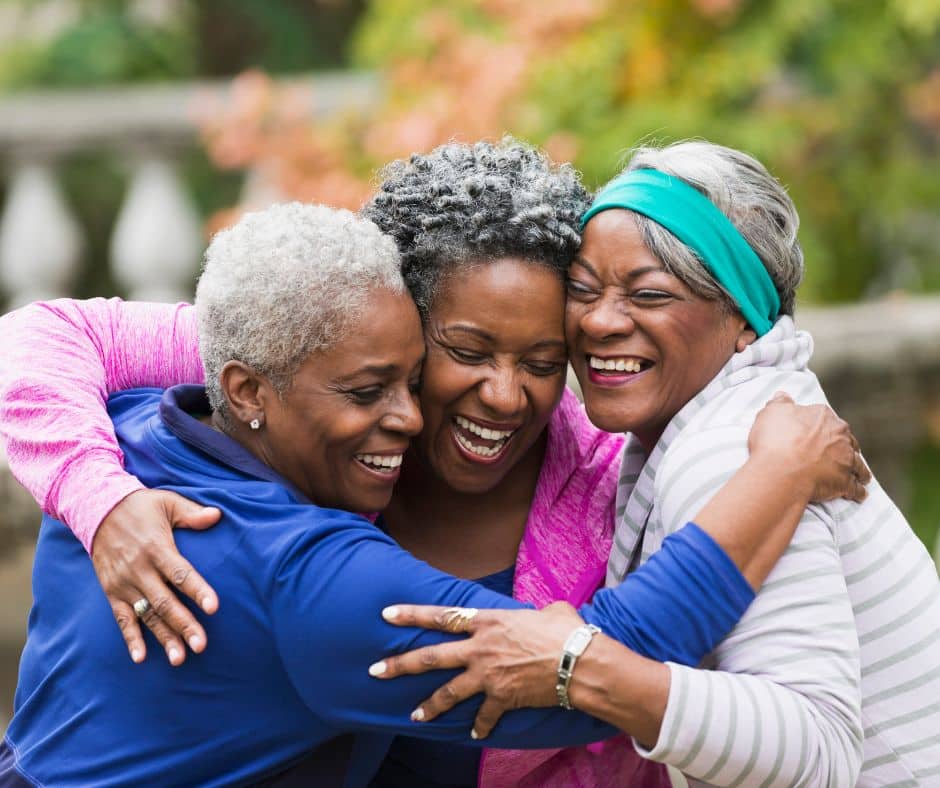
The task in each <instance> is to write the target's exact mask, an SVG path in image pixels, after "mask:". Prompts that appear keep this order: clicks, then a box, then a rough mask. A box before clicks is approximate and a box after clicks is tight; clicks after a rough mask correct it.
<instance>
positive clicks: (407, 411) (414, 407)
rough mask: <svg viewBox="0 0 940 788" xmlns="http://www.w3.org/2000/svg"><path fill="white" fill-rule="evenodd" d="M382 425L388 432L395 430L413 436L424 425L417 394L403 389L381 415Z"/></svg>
mask: <svg viewBox="0 0 940 788" xmlns="http://www.w3.org/2000/svg"><path fill="white" fill-rule="evenodd" d="M382 426H383V427H384V428H385V429H387V430H389V431H390V432H397V433H400V434H402V435H407V436H408V437H409V438H413V437H414V436H415V435H417V434H418V433H419V432H421V430H422V428H423V427H424V418H423V417H422V416H421V408H419V407H418V398H417V396H416V395H415V394H414V393H413V392H411V391H410V390H408V389H405V390H404V391H403V392H401V393H400V394H399V395H398V396H396V397H395V400H394V402H393V403H392V404H391V407H390V408H389V410H388V411H387V412H386V413H385V415H384V416H383V417H382Z"/></svg>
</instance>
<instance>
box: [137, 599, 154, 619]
mask: <svg viewBox="0 0 940 788" xmlns="http://www.w3.org/2000/svg"><path fill="white" fill-rule="evenodd" d="M148 610H150V602H148V601H147V599H146V598H145V597H141V598H140V599H138V600H137V601H136V602H135V603H134V612H135V613H136V614H137V618H143V617H144V616H146V615H147V611H148Z"/></svg>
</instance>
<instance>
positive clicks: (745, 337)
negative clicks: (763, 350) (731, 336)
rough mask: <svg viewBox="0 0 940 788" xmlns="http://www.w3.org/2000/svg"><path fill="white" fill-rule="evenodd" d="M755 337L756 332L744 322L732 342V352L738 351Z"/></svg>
mask: <svg viewBox="0 0 940 788" xmlns="http://www.w3.org/2000/svg"><path fill="white" fill-rule="evenodd" d="M756 339H757V332H756V331H754V329H753V328H751V327H750V326H749V325H747V324H746V323H745V324H744V327H743V328H742V329H741V331H740V332H739V333H738V338H737V339H736V340H735V342H734V352H735V353H740V352H742V351H743V350H745V349H746V348H747V346H748V345H750V344H751V343H752V342H754V341H755V340H756Z"/></svg>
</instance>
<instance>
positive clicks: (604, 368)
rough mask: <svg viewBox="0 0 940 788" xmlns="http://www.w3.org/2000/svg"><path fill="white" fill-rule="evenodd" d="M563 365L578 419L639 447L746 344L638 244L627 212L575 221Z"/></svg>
mask: <svg viewBox="0 0 940 788" xmlns="http://www.w3.org/2000/svg"><path fill="white" fill-rule="evenodd" d="M565 331H566V335H567V337H568V344H569V352H570V353H571V365H572V367H573V368H574V371H575V374H577V376H578V380H579V381H580V383H581V388H582V391H583V393H584V404H585V408H586V409H587V413H588V416H589V417H590V419H591V421H592V422H594V424H596V425H597V426H598V427H600V428H601V429H604V430H607V431H609V432H633V433H634V434H636V436H637V438H639V440H640V441H641V443H642V444H643V445H644V447H645V448H646V449H647V451H649V450H651V449H652V447H653V446H654V445H655V444H656V441H657V440H659V436H660V435H661V434H662V432H663V430H664V429H665V427H666V425H667V424H668V423H669V421H670V420H671V419H672V417H673V416H675V415H676V413H678V412H679V411H680V410H681V409H682V407H683V406H684V405H685V404H686V403H687V402H688V401H689V400H690V399H692V397H694V396H695V395H696V394H697V393H698V392H699V391H701V390H702V388H704V387H705V385H706V384H707V383H708V382H709V381H710V380H711V379H712V378H713V377H714V376H715V375H716V374H717V373H718V371H719V370H720V369H721V368H722V366H724V364H725V362H726V361H727V360H728V359H729V358H730V357H731V356H732V355H733V354H734V353H735V351H736V350H741V349H743V347H744V346H746V345H747V344H748V343H749V342H751V341H753V339H754V333H753V332H752V331H751V330H749V329H747V327H746V324H745V321H744V319H743V318H742V317H741V316H740V315H738V314H735V313H732V312H730V311H729V310H728V309H726V308H725V307H724V306H723V305H722V304H721V303H720V302H718V301H711V300H707V299H705V298H702V297H701V296H699V295H696V294H695V293H693V292H692V291H691V290H690V289H689V287H688V286H687V285H685V284H684V283H683V282H682V281H681V280H680V279H678V278H676V277H675V276H673V275H672V274H670V273H668V272H667V271H666V270H665V268H664V266H663V264H662V263H661V262H660V261H659V260H658V259H657V258H656V257H654V256H653V254H652V253H651V252H650V251H649V249H647V247H646V245H645V244H644V243H643V238H642V235H641V234H640V232H639V230H638V229H637V226H636V222H635V221H634V218H633V214H631V213H630V212H628V211H624V210H617V209H612V210H607V211H603V212H601V213H599V214H597V215H596V216H595V217H593V218H592V219H591V220H590V221H589V222H588V224H587V226H586V227H585V231H584V239H583V242H582V244H581V250H580V252H579V254H578V256H577V258H576V259H575V261H574V263H572V265H571V268H570V270H569V279H568V307H567V313H566V319H565Z"/></svg>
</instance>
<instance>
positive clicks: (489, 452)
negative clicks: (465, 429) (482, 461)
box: [454, 432, 506, 457]
mask: <svg viewBox="0 0 940 788" xmlns="http://www.w3.org/2000/svg"><path fill="white" fill-rule="evenodd" d="M454 434H455V435H456V436H457V440H458V441H459V442H460V445H461V446H463V447H464V448H465V449H466V450H467V451H469V452H472V453H473V454H476V455H478V456H480V457H495V456H496V455H497V454H499V453H500V452H501V451H502V450H503V446H505V445H506V442H505V441H503V442H502V443H500V444H499V445H498V446H494V447H493V448H492V449H489V448H487V447H486V446H476V445H475V444H473V443H470V441H468V440H467V439H466V438H465V437H464V436H463V435H461V434H460V433H459V432H455V433H454ZM481 437H482V436H481Z"/></svg>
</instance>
